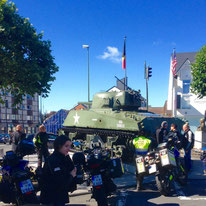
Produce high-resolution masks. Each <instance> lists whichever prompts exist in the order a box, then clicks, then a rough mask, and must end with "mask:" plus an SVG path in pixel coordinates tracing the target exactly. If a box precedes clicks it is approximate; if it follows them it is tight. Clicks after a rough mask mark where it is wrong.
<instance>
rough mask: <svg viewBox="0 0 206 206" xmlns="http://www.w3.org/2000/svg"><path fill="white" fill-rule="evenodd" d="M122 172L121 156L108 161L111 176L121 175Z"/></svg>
mask: <svg viewBox="0 0 206 206" xmlns="http://www.w3.org/2000/svg"><path fill="white" fill-rule="evenodd" d="M123 174H124V167H123V164H122V160H121V158H112V159H111V161H110V175H111V177H112V178H117V177H121V176H122V175H123Z"/></svg>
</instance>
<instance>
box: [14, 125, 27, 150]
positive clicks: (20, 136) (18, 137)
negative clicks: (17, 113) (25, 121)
mask: <svg viewBox="0 0 206 206" xmlns="http://www.w3.org/2000/svg"><path fill="white" fill-rule="evenodd" d="M25 137H26V134H25V133H24V132H23V128H22V126H21V125H20V124H19V125H17V126H16V132H14V134H13V135H12V136H11V144H12V150H13V151H14V152H15V153H17V150H18V144H19V143H20V142H21V140H23V139H25Z"/></svg>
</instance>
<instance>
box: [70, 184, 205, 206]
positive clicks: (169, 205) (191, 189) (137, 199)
mask: <svg viewBox="0 0 206 206" xmlns="http://www.w3.org/2000/svg"><path fill="white" fill-rule="evenodd" d="M175 191H176V192H175ZM176 193H177V194H176ZM90 198H91V195H90V194H89V195H81V196H75V197H71V198H70V205H75V206H80V205H84V206H86V205H87V206H97V204H96V202H95V200H94V199H92V200H90ZM108 201H109V205H110V206H136V205H140V206H156V205H160V206H163V205H164V206H205V205H206V180H190V181H189V182H188V185H187V186H186V187H184V188H179V187H177V188H175V187H174V192H173V194H171V196H169V197H164V196H161V195H160V193H159V192H158V190H157V188H156V185H155V182H151V183H148V184H145V185H144V190H143V191H141V192H136V191H135V188H127V189H121V190H118V191H117V193H116V194H115V195H113V196H111V197H109V198H108Z"/></svg>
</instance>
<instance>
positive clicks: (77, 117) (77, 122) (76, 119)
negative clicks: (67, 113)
mask: <svg viewBox="0 0 206 206" xmlns="http://www.w3.org/2000/svg"><path fill="white" fill-rule="evenodd" d="M73 117H74V124H79V118H80V116H78V115H77V113H76V115H75V116H73Z"/></svg>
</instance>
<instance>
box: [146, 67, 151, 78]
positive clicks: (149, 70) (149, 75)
mask: <svg viewBox="0 0 206 206" xmlns="http://www.w3.org/2000/svg"><path fill="white" fill-rule="evenodd" d="M147 69H148V79H149V78H150V77H151V76H152V68H151V67H148V68H147Z"/></svg>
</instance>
